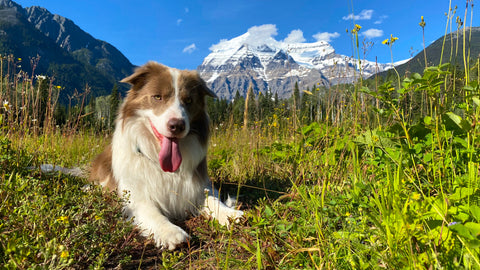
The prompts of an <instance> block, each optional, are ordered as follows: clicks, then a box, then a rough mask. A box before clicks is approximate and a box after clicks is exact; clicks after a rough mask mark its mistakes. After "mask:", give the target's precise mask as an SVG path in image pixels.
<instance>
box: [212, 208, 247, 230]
mask: <svg viewBox="0 0 480 270" xmlns="http://www.w3.org/2000/svg"><path fill="white" fill-rule="evenodd" d="M242 216H243V211H240V210H235V209H232V208H224V209H222V211H221V212H220V213H219V215H218V217H217V218H218V223H220V225H223V226H225V225H226V226H229V225H230V224H231V223H232V222H234V223H238V222H239V221H240V218H241V217H242Z"/></svg>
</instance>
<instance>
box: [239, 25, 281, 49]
mask: <svg viewBox="0 0 480 270" xmlns="http://www.w3.org/2000/svg"><path fill="white" fill-rule="evenodd" d="M247 33H248V37H247V39H246V41H245V43H247V44H250V45H255V44H265V43H266V41H267V42H272V41H275V39H274V38H273V37H274V36H276V35H277V34H278V32H277V26H276V25H275V24H263V25H260V26H253V27H250V28H249V29H248V31H247Z"/></svg>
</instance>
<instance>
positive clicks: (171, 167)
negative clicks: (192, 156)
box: [158, 137, 182, 172]
mask: <svg viewBox="0 0 480 270" xmlns="http://www.w3.org/2000/svg"><path fill="white" fill-rule="evenodd" d="M160 144H161V146H160V148H161V149H160V154H159V155H158V160H159V161H160V167H162V170H164V171H166V172H175V171H176V170H177V169H178V168H179V167H180V164H181V163H182V154H181V153H180V147H179V146H178V140H177V139H175V138H167V137H163V138H162V139H161V142H160Z"/></svg>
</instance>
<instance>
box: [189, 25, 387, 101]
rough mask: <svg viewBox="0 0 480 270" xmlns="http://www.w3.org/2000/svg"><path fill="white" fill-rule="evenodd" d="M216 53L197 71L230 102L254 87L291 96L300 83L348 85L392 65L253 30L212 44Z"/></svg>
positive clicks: (327, 46)
mask: <svg viewBox="0 0 480 270" xmlns="http://www.w3.org/2000/svg"><path fill="white" fill-rule="evenodd" d="M210 50H211V51H212V52H211V53H210V54H209V55H208V56H207V57H206V58H205V59H204V61H203V63H202V64H201V65H200V66H199V67H198V68H197V70H198V72H199V73H200V76H201V77H202V78H203V79H204V80H205V81H206V82H207V84H208V86H209V87H210V88H211V89H212V90H213V91H214V92H215V93H217V95H218V96H219V97H222V98H226V99H228V100H231V99H232V98H233V97H234V96H235V92H236V91H237V90H238V91H240V93H241V94H242V95H243V96H245V95H246V92H247V90H248V88H249V86H252V87H253V89H254V92H255V93H256V94H257V93H258V92H262V93H266V92H267V91H269V90H270V91H271V92H272V93H275V92H276V93H277V94H278V96H279V97H281V98H287V97H289V96H290V95H291V94H292V91H293V88H294V84H295V82H298V85H299V87H300V90H302V88H303V89H306V87H311V86H313V85H316V84H317V83H320V84H323V85H332V84H337V83H349V82H352V81H354V80H356V79H358V78H359V76H360V71H361V74H362V76H363V77H364V78H366V77H369V76H370V75H372V74H374V73H376V72H380V71H383V70H386V69H389V68H390V67H391V65H390V64H376V63H375V62H370V61H363V60H362V61H361V69H360V68H359V65H358V62H359V61H358V59H353V58H351V57H348V56H344V55H339V54H336V53H335V50H334V48H333V47H332V46H331V45H330V44H328V43H327V42H325V41H317V42H314V43H292V42H285V41H277V40H275V39H274V38H273V37H271V36H267V37H266V38H265V37H263V38H259V37H258V35H255V33H252V31H250V29H249V31H248V32H247V33H245V34H243V35H241V36H238V37H235V38H233V39H230V40H222V41H220V42H219V43H218V44H216V45H213V46H212V47H211V48H210Z"/></svg>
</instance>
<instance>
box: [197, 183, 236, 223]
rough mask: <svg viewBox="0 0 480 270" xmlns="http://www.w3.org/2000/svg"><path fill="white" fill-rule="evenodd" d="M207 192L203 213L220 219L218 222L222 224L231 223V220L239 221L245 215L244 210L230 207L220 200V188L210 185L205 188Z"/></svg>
mask: <svg viewBox="0 0 480 270" xmlns="http://www.w3.org/2000/svg"><path fill="white" fill-rule="evenodd" d="M205 193H206V194H205V205H204V209H203V213H204V214H206V215H209V216H211V217H213V218H214V219H216V220H218V223H220V224H221V225H227V226H228V225H230V220H232V221H233V222H238V221H239V220H240V218H241V217H242V216H243V211H240V210H235V209H233V208H230V207H228V206H226V205H225V204H224V203H223V202H222V201H220V199H219V196H218V195H219V194H218V190H216V189H213V190H212V188H210V187H209V188H207V189H205Z"/></svg>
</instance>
